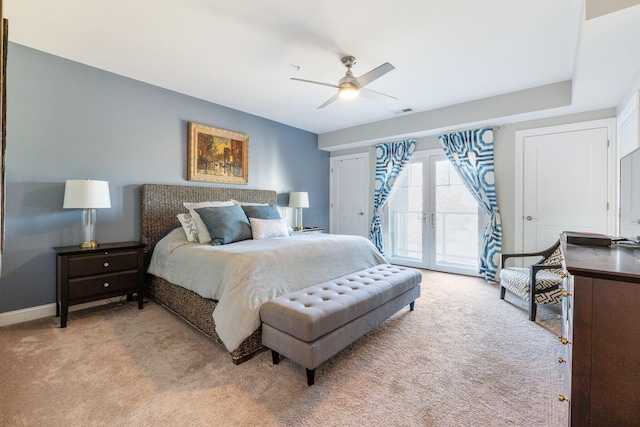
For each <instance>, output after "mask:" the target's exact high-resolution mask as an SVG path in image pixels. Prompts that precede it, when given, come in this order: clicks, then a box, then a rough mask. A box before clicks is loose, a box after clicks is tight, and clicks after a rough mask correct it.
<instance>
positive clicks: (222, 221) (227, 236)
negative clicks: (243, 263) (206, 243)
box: [196, 205, 253, 246]
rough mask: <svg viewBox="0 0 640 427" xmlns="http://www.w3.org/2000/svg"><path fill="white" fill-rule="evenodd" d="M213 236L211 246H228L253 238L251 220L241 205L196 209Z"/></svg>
mask: <svg viewBox="0 0 640 427" xmlns="http://www.w3.org/2000/svg"><path fill="white" fill-rule="evenodd" d="M196 212H198V214H199V215H200V218H201V219H202V222H204V225H205V226H206V227H207V230H208V231H209V234H211V244H212V245H214V246H219V245H226V244H228V243H233V242H239V241H240V240H247V239H251V238H253V235H252V233H251V226H250V225H249V220H248V219H247V216H246V215H245V214H244V211H243V210H242V208H241V207H240V206H239V205H232V206H219V207H206V208H200V209H196Z"/></svg>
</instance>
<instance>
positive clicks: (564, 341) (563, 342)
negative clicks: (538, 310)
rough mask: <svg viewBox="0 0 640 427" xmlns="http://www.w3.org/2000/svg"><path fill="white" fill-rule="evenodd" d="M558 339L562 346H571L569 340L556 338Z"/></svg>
mask: <svg viewBox="0 0 640 427" xmlns="http://www.w3.org/2000/svg"><path fill="white" fill-rule="evenodd" d="M558 339H560V342H561V343H562V344H563V345H567V344H571V341H569V340H568V339H566V338H565V337H562V336H560V337H558Z"/></svg>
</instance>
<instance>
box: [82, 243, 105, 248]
mask: <svg viewBox="0 0 640 427" xmlns="http://www.w3.org/2000/svg"><path fill="white" fill-rule="evenodd" d="M98 246H100V243H98V242H82V243H80V247H81V248H83V249H95V248H97V247H98Z"/></svg>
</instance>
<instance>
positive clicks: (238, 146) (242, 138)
mask: <svg viewBox="0 0 640 427" xmlns="http://www.w3.org/2000/svg"><path fill="white" fill-rule="evenodd" d="M188 173H189V176H188V180H189V181H204V182H218V183H222V184H248V183H249V136H248V135H244V134H242V133H238V132H232V131H229V130H224V129H218V128H214V127H211V126H206V125H201V124H199V123H193V122H191V123H189V167H188Z"/></svg>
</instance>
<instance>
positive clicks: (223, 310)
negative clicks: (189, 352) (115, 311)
mask: <svg viewBox="0 0 640 427" xmlns="http://www.w3.org/2000/svg"><path fill="white" fill-rule="evenodd" d="M216 200H217V201H229V200H235V201H237V202H240V203H264V204H270V205H276V204H277V203H276V201H277V200H276V192H275V191H270V190H252V189H239V188H221V187H200V186H182V185H163V184H144V185H142V186H141V215H142V222H141V242H142V243H144V244H145V245H146V251H147V257H146V261H147V264H146V265H147V266H150V267H155V269H153V268H152V269H151V270H153V271H154V272H158V273H157V274H158V275H155V274H147V279H148V280H147V294H148V295H149V296H150V297H151V298H153V299H154V300H155V301H157V302H158V303H160V304H161V305H163V306H164V307H166V308H167V309H169V310H170V311H172V312H174V313H175V314H177V315H178V316H179V317H181V318H182V319H184V320H185V321H187V322H188V323H190V324H191V325H193V326H194V327H195V328H197V329H198V330H200V331H201V332H203V333H204V334H205V335H207V336H209V337H210V338H212V339H213V340H214V341H215V342H217V343H219V344H221V345H222V346H224V347H225V349H226V350H227V351H229V353H230V355H231V358H232V360H233V362H234V363H235V364H239V363H242V362H244V361H246V360H248V359H250V358H251V357H253V356H254V355H255V354H257V353H258V352H260V351H261V350H263V349H264V347H263V346H262V342H261V341H262V340H261V327H260V323H259V319H257V320H256V317H255V316H256V314H255V313H257V311H258V310H259V305H260V304H261V302H264V301H266V300H268V299H270V298H275V297H276V296H279V295H281V294H283V293H286V292H288V291H292V290H297V289H301V288H304V287H306V286H308V285H313V284H316V283H321V282H323V281H326V280H331V279H334V278H336V277H338V276H341V275H344V274H346V273H352V272H355V271H358V270H361V269H363V268H366V267H370V266H373V265H378V264H383V263H386V261H385V260H384V258H383V257H382V256H381V255H380V254H379V253H378V252H377V251H376V250H375V248H374V247H373V245H372V244H371V243H370V242H369V241H368V240H366V239H364V238H358V237H355V236H334V235H326V234H319V233H301V234H297V235H295V236H292V237H285V238H280V239H262V240H252V239H248V240H245V241H241V242H236V243H231V244H229V245H222V246H216V247H212V246H211V245H204V246H203V245H198V244H197V242H196V244H195V245H190V244H186V243H184V242H182V241H181V240H180V239H184V240H185V241H186V239H185V236H184V232H183V231H182V228H181V224H180V221H179V220H178V218H177V215H178V214H180V213H185V212H187V210H186V209H185V207H184V206H183V202H202V201H216ZM159 242H160V243H159ZM156 245H157V246H156ZM281 246H291V249H287V248H285V247H281ZM329 246H331V247H332V248H333V250H331V251H329V250H328V249H326V248H327V247H329ZM185 251H196V252H198V253H200V252H207V253H211V254H212V255H211V256H215V257H220V256H221V255H222V254H223V253H224V256H226V257H229V258H221V259H218V258H216V259H215V261H214V260H213V259H212V260H211V261H210V262H208V261H203V262H202V265H203V267H202V268H203V269H204V268H205V266H208V267H207V268H212V269H213V270H211V271H212V272H211V273H208V276H207V275H205V276H206V277H214V276H216V277H217V276H220V277H223V279H220V280H221V281H222V282H224V283H223V284H222V288H221V290H220V291H218V290H216V291H212V293H210V294H209V293H207V292H203V291H202V289H201V286H200V285H194V286H191V285H190V284H189V283H183V279H182V277H181V276H179V275H177V274H172V272H175V271H177V270H178V267H177V266H176V264H170V262H169V261H168V260H167V261H165V260H164V258H162V260H163V261H158V259H161V258H160V257H161V256H167V255H168V254H171V256H173V257H175V256H179V255H180V254H182V255H183V259H189V260H192V259H195V258H193V257H191V255H189V256H188V257H186V258H185V256H184V253H185ZM260 251H262V252H260ZM287 251H289V252H291V253H292V254H291V256H292V257H293V258H292V260H290V261H287V262H276V261H274V260H284V259H289V258H287V257H286V256H285V255H286V252H287ZM307 252H313V253H314V256H313V257H312V259H311V258H309V259H304V261H301V260H302V258H299V257H300V256H301V255H300V254H303V253H307ZM334 252H335V253H334ZM214 253H215V255H214ZM198 256H200V255H198ZM206 256H209V255H206ZM296 256H297V257H298V258H296ZM251 257H253V258H251ZM152 258H153V259H152ZM227 259H230V260H232V261H233V262H231V261H229V263H228V264H227V263H226V260H227ZM236 259H238V260H242V262H243V263H244V264H242V265H243V266H244V267H242V268H240V267H235V262H236V261H235V260H236ZM222 260H225V261H222ZM263 260H264V261H263ZM261 263H262V264H261ZM160 264H162V265H164V266H165V269H164V271H162V270H161V269H158V265H160ZM191 269H192V270H193V266H192V267H191ZM227 269H228V271H227ZM245 270H247V271H246V274H245ZM249 270H250V271H249ZM160 276H163V277H160ZM198 280H201V279H198ZM187 282H188V281H187ZM236 282H237V283H236ZM250 286H254V287H255V289H258V290H257V291H256V290H251V292H252V293H250V294H247V293H246V291H245V290H244V289H245V288H244V287H250ZM272 286H273V287H272ZM241 287H242V288H241ZM189 288H191V289H189ZM239 289H241V290H242V292H240V291H239ZM251 289H253V288H251ZM243 292H244V293H243ZM256 292H257V293H258V295H259V296H258V297H256V296H255V295H256ZM232 295H251V298H247V299H245V298H239V297H237V296H232ZM246 301H250V303H247V302H246ZM236 306H239V307H240V308H241V309H243V310H246V311H247V312H246V314H245V313H244V312H241V313H240V314H238V313H236V312H235V311H233V310H235V309H236ZM244 316H246V317H244ZM215 319H217V321H216V320H215ZM216 323H217V324H216ZM236 326H237V327H238V328H240V329H242V330H241V331H240V332H238V331H236V330H235V328H236ZM229 328H231V329H232V331H231V332H230V331H229ZM230 334H231V335H230Z"/></svg>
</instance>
